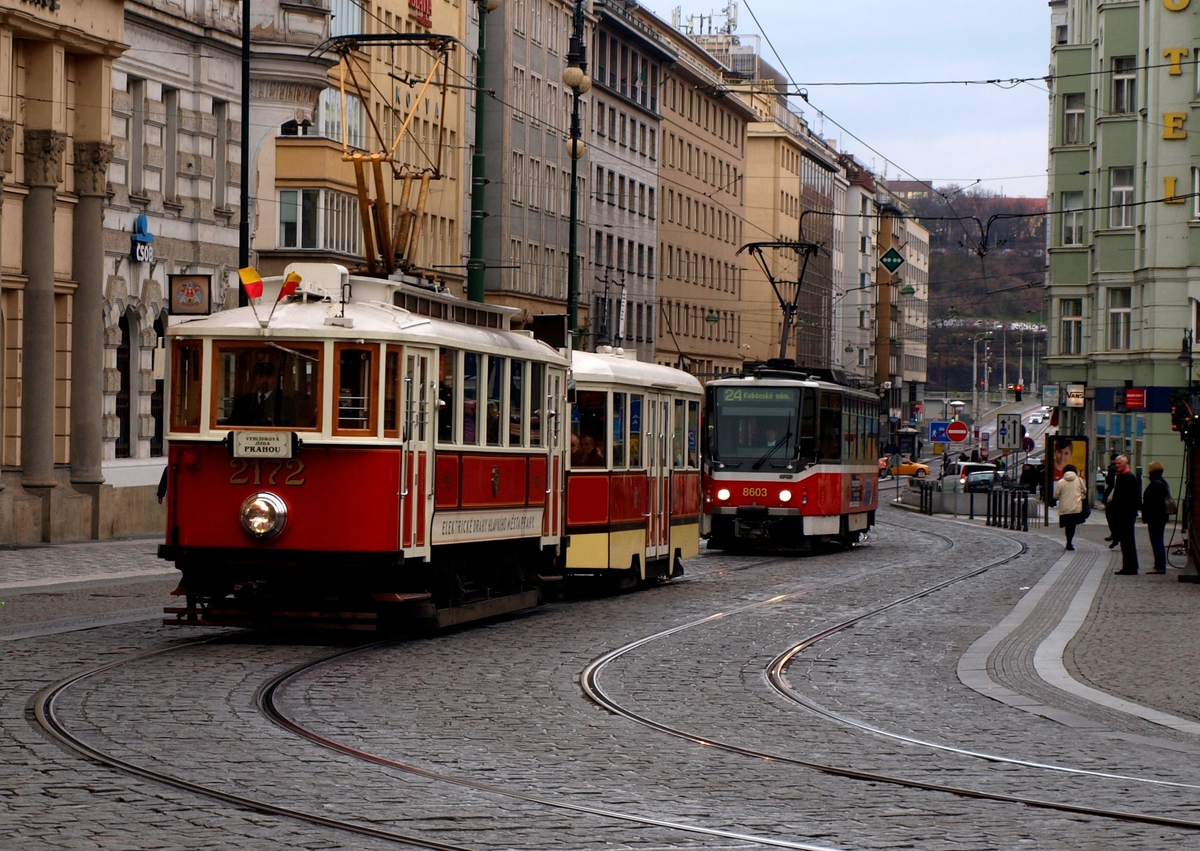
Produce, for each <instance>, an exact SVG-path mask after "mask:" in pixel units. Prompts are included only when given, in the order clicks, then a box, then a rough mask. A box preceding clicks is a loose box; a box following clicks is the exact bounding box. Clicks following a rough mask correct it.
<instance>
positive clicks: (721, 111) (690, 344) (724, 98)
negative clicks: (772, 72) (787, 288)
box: [637, 8, 755, 377]
mask: <svg viewBox="0 0 1200 851" xmlns="http://www.w3.org/2000/svg"><path fill="white" fill-rule="evenodd" d="M637 14H638V16H639V18H640V19H641V20H642V21H644V22H645V23H646V24H647V25H649V26H650V27H652V28H653V29H654V30H655V31H656V32H658V33H659V34H660V36H661V37H663V38H664V39H666V40H669V41H670V42H671V43H672V44H673V45H675V47H676V49H677V53H678V58H677V59H676V61H675V67H674V71H673V73H672V74H671V75H670V76H669V77H667V78H666V80H665V84H664V86H663V88H662V98H663V104H662V122H661V125H660V126H661V130H660V136H661V145H662V150H661V152H660V156H659V209H660V214H659V221H658V241H659V247H658V259H657V262H658V327H657V330H656V335H657V340H656V354H655V359H656V360H657V361H658V362H659V363H664V364H670V365H680V366H683V367H685V368H687V369H689V370H691V371H692V372H695V373H697V374H699V375H701V376H703V377H711V376H717V375H724V374H726V373H729V372H736V371H739V370H740V369H741V365H742V361H743V359H744V355H743V353H744V352H745V348H744V347H745V345H746V340H745V338H744V335H743V315H744V311H745V309H746V305H745V304H744V303H743V301H742V297H743V285H744V282H745V274H744V266H745V258H742V257H738V256H737V250H738V247H739V246H740V245H741V244H742V243H743V242H744V241H745V231H746V204H747V201H746V186H745V176H746V127H747V124H748V123H749V122H751V121H753V120H754V118H755V113H754V111H753V110H752V109H751V108H750V106H749V104H748V103H747V102H746V101H745V100H744V99H743V98H741V97H740V96H738V95H737V94H735V93H732V92H727V91H725V90H724V89H723V88H722V81H723V79H724V71H725V69H724V66H723V65H722V64H721V63H720V62H719V61H718V60H717V59H715V58H714V57H713V56H712V55H711V54H709V53H708V52H706V51H705V50H704V48H703V47H701V46H700V45H698V44H696V43H695V42H694V41H693V40H692V39H690V38H688V37H687V36H686V35H683V34H682V33H680V32H678V31H677V30H676V29H675V28H673V27H672V26H670V25H669V24H667V23H666V22H664V21H662V20H660V19H658V18H657V17H655V16H653V15H651V14H650V13H649V12H647V11H646V10H644V9H641V8H639V9H638V10H637Z"/></svg>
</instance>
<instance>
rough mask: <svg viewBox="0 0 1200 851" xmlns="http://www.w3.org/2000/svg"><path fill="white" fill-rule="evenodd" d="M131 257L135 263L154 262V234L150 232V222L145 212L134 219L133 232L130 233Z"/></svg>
mask: <svg viewBox="0 0 1200 851" xmlns="http://www.w3.org/2000/svg"><path fill="white" fill-rule="evenodd" d="M129 258H130V259H131V260H133V262H134V263H153V262H154V234H152V233H150V224H149V222H147V221H146V216H145V215H144V214H143V215H139V216H138V217H137V218H136V219H134V220H133V233H132V234H130V235H129Z"/></svg>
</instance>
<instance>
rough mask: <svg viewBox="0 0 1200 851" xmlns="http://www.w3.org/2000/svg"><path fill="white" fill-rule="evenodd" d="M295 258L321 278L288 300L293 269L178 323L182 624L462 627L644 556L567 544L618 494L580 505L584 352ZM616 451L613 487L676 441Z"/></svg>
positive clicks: (389, 284) (171, 462) (648, 470)
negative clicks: (242, 300) (574, 376)
mask: <svg viewBox="0 0 1200 851" xmlns="http://www.w3.org/2000/svg"><path fill="white" fill-rule="evenodd" d="M288 272H290V273H295V275H296V276H298V277H299V278H300V283H299V285H298V287H296V288H295V291H294V292H293V293H291V294H290V295H287V296H285V297H283V298H281V299H280V298H278V297H277V296H278V294H279V293H280V288H281V287H282V286H283V282H284V278H282V277H281V278H276V279H268V280H266V281H265V282H264V291H263V297H262V302H263V303H264V304H265V305H274V308H273V310H271V312H270V313H269V314H268V312H267V310H266V309H256V308H255V307H253V306H252V307H245V308H239V309H236V310H228V311H225V312H222V313H217V314H214V315H212V316H205V317H195V318H187V317H173V318H172V322H171V324H170V326H169V328H168V333H167V336H168V339H169V343H170V348H169V353H170V354H169V358H170V369H169V371H168V387H167V394H168V398H169V399H170V411H169V430H168V435H167V437H168V439H169V441H170V452H169V458H168V466H167V471H168V485H167V494H168V512H167V536H166V542H165V543H164V544H163V545H162V546H161V547H160V555H161V556H162V557H163V558H165V559H169V560H171V561H174V562H175V564H176V566H177V567H178V568H179V569H180V570H181V572H182V573H183V577H182V581H181V583H180V589H179V593H180V594H186V597H187V600H186V605H185V606H178V607H171V608H170V609H168V614H170V615H173V618H169V619H168V622H170V623H180V624H199V625H218V624H239V625H280V624H290V623H294V622H300V623H304V624H306V625H310V626H324V625H336V626H338V627H340V628H345V627H347V626H350V627H358V628H368V629H369V628H376V627H378V626H379V625H380V624H381V623H383V622H386V621H387V620H388V619H389V618H395V619H397V620H400V619H403V620H408V619H411V618H418V619H424V620H427V621H429V622H432V623H435V624H437V625H439V626H446V625H449V624H453V623H457V622H461V621H465V620H471V619H476V618H480V617H488V616H493V615H496V614H500V613H504V612H508V611H515V610H521V609H525V608H529V607H531V606H533V605H536V604H537V602H538V601H539V599H540V589H541V586H542V585H543V584H544V583H545V582H546V581H548V580H549V579H552V578H557V576H561V575H562V571H563V570H564V569H569V570H578V571H580V572H587V571H593V572H599V571H606V570H610V569H615V570H616V571H627V570H629V568H630V567H631V566H633V565H634V564H636V563H637V562H634V561H633V560H631V558H629V556H630V555H631V553H630V552H629V551H628V550H627V548H626V549H623V548H622V546H615V547H612V548H610V550H611V551H607V552H606V551H602V548H599V547H597V546H594V545H592V543H593V542H592V541H590V540H589V546H588V552H589V555H588V556H587V557H586V558H581V557H578V556H573V557H571V558H564V556H565V555H566V547H567V544H568V543H569V538H568V532H569V531H570V529H569V528H568V523H569V522H571V520H570V518H568V516H567V512H568V510H570V511H573V512H574V513H575V515H576V516H578V517H585V518H588V519H589V520H590V519H594V518H596V517H598V516H599V513H600V508H598V507H597V506H595V505H591V504H590V502H589V501H590V500H593V499H600V498H602V496H601V495H600V494H599V493H592V492H588V491H587V489H583V490H580V491H579V492H578V493H576V494H574V495H573V498H572V500H571V502H570V506H571V507H570V509H568V507H567V506H568V502H567V495H566V491H565V486H566V485H567V481H568V480H567V468H568V465H569V463H570V460H571V458H570V452H569V445H570V444H569V442H568V429H567V424H568V422H569V421H570V417H571V416H572V414H571V409H570V405H569V402H568V390H567V385H568V375H569V371H570V369H571V361H570V352H568V351H566V350H560V349H555V348H553V347H551V346H549V345H547V344H546V343H543V342H541V341H539V340H536V339H534V338H533V336H532V334H529V333H527V332H520V331H511V330H509V327H508V323H509V316H510V315H511V313H512V312H513V311H512V309H510V308H504V307H499V306H494V305H484V304H477V303H473V302H464V301H462V300H461V299H457V298H454V297H452V296H450V295H448V294H446V293H440V292H435V291H432V290H428V289H425V288H422V287H417V286H412V285H408V284H404V283H399V282H396V281H391V280H382V279H378V278H371V277H358V276H352V275H350V274H349V273H347V271H346V270H345V269H344V268H343V267H340V266H333V265H326V264H293V266H291V267H289V269H288ZM578 357H579V358H580V359H581V361H587V362H589V363H602V362H603V361H604V360H605V359H609V360H615V361H617V362H618V364H619V365H618V367H617V368H616V371H617V372H619V371H621V370H622V369H625V368H627V367H625V366H624V364H626V363H627V361H626V359H624V358H616V357H611V356H604V355H591V356H585V355H578ZM637 368H638V367H634V369H637ZM655 369H662V368H659V367H655ZM667 372H672V373H673V372H675V371H674V370H667ZM680 375H683V376H684V378H686V379H687V380H688V381H691V382H693V383H694V379H691V378H690V376H686V375H685V374H682V373H680ZM616 383H618V384H621V387H620V388H618V389H616V398H622V396H621V394H623V393H624V392H625V387H626V384H624V383H621V382H616ZM585 384H587V386H588V387H592V386H593V385H592V384H590V383H587V382H585ZM595 387H597V388H601V389H600V390H598V391H595V392H606V393H607V392H608V390H607V389H605V388H607V385H605V384H604V383H603V381H601V382H599V383H598V384H596V385H595ZM589 392H593V391H589ZM698 392H699V391H698V386H697V387H696V388H694V394H695V396H696V398H698ZM606 398H612V394H611V393H610V394H609V396H608V397H606ZM618 404H622V403H618ZM622 428H624V429H625V431H622V432H620V434H619V435H618V434H617V433H616V432H615V431H613V430H609V432H610V433H609V435H608V437H609V438H615V439H617V440H618V444H617V445H618V446H619V445H620V441H631V440H634V439H637V440H639V441H640V439H641V435H640V433H639V432H637V431H636V430H634V431H633V432H629V430H628V428H627V427H626V426H622ZM656 434H657V432H656ZM646 439H647V440H648V439H649V436H647V437H646ZM664 445H665V444H664ZM605 448H606V450H607V451H608V452H609V455H608V456H606V457H607V458H608V459H610V460H609V461H607V462H606V465H605V468H604V469H605V471H606V474H607V475H610V476H611V477H612V478H613V479H614V480H616V479H623V478H636V477H637V475H639V474H640V475H642V477H643V478H644V479H645V480H646V481H647V482H650V481H654V479H655V467H654V464H653V463H652V462H651V460H650V459H651V457H653V458H654V459H657V458H658V456H657V455H654V456H651V455H650V454H649V453H648V452H647V453H643V454H644V455H645V458H646V460H645V461H644V462H643V461H640V460H639V462H638V463H633V461H632V460H631V459H628V458H627V459H626V460H625V462H624V463H618V462H617V459H616V458H614V457H613V455H612V451H613V444H612V443H611V442H610V443H608V444H606V447H605ZM664 469H665V468H664ZM673 475H674V471H673V470H672V473H671V476H668V477H667V478H668V482H669V483H668V485H667V487H668V488H670V487H674V485H673V484H671V483H670V480H671V479H672V478H673ZM660 478H661V477H660ZM646 487H649V485H646ZM678 487H679V489H680V490H681V491H686V487H685V485H683V484H680V485H679V486H678ZM693 489H694V490H695V492H696V496H695V500H694V502H695V503H696V509H697V510H696V512H695V515H694V518H693V519H694V521H695V522H696V523H697V524H698V503H699V486H698V483H696V485H695V486H694V488H693ZM614 490H619V487H617V486H614ZM669 492H670V491H669V490H667V491H663V493H669ZM647 493H650V491H649V490H647ZM680 499H681V502H680V505H681V506H683V505H686V503H687V500H686V499H683V498H682V497H681V498H680ZM616 504H617V503H615V502H613V501H612V500H611V499H607V498H606V499H605V502H604V507H603V508H604V510H605V511H607V510H608V507H609V506H611V505H616ZM624 520H625V518H623V517H620V516H618V515H616V514H610V515H609V516H608V519H607V521H606V522H607V523H608V525H607V526H606V527H605V528H604V531H603V534H607V535H609V536H610V537H614V536H615V535H616V534H617V531H618V527H619V526H620V527H621V531H623V532H629V531H631V530H630V529H625V528H624V527H623V526H622V525H621V524H622V523H623V522H624ZM643 525H644V526H645V527H646V529H647V532H646V534H647V535H648V540H647V547H646V550H645V553H644V554H643V558H641V559H639V560H638V561H639V562H640V563H641V564H649V563H650V561H651V560H652V557H653V556H656V555H657V554H658V553H659V550H658V549H657V546H658V542H657V539H656V538H654V540H653V543H652V542H651V540H650V539H651V538H653V536H654V532H653V528H654V526H653V523H646V522H645V521H643ZM591 534H600V532H598V531H596V532H593V530H591V529H589V531H588V533H587V534H585V538H589V536H590V535H591ZM694 547H695V544H693V545H692V549H694ZM678 549H679V550H680V551H681V552H682V553H683V554H684V555H686V554H688V552H689V550H688V548H687V546H686V544H683V543H681V544H679V546H678ZM614 559H616V561H614ZM643 571H644V574H645V575H646V576H653V575H655V572H654V571H653V570H652V569H650V570H645V569H643ZM669 572H670V571H667V572H666V573H668V574H669ZM660 575H665V574H661V573H660Z"/></svg>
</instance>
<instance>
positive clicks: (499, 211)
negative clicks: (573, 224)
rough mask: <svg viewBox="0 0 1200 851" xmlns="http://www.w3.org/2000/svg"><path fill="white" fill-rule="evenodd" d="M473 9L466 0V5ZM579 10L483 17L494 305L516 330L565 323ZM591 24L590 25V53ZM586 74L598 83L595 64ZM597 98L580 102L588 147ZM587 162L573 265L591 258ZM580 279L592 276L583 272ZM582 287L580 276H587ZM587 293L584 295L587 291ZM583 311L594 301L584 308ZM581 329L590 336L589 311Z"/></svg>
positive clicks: (486, 243) (486, 252)
mask: <svg viewBox="0 0 1200 851" xmlns="http://www.w3.org/2000/svg"><path fill="white" fill-rule="evenodd" d="M464 2H466V0H464ZM573 10H574V4H573V3H564V2H559V0H506V2H504V3H501V4H500V6H499V8H497V9H496V11H494V12H489V13H488V14H487V15H486V16H485V17H484V24H483V26H484V30H485V32H484V35H485V39H486V45H487V50H486V54H487V56H486V60H485V69H484V73H485V75H486V79H487V80H488V81H489V84H488V88H489V89H490V90H491V91H492V92H494V94H488V95H485V96H483V97H481V98H479V101H478V106H479V108H478V110H477V113H476V120H480V118H481V119H482V120H483V121H484V123H485V127H486V138H487V140H488V146H487V148H486V167H485V170H484V179H485V180H486V181H487V183H486V186H485V188H484V207H485V210H486V217H485V218H484V219H483V260H484V264H485V271H484V289H485V293H486V296H485V297H486V300H487V301H488V302H489V303H495V304H503V305H507V306H510V307H515V308H517V309H518V311H519V312H518V313H517V314H516V315H515V316H514V317H513V327H521V326H522V325H523V324H524V323H526V322H529V321H530V320H531V318H532V317H533V316H535V315H538V314H549V313H559V314H561V313H564V312H565V305H566V301H567V269H568V259H569V251H570V249H569V245H570V227H569V224H570V212H571V209H570V192H571V160H570V158H569V157H568V155H567V147H566V144H567V140H568V138H569V136H570V129H571V108H572V104H571V101H572V91H571V89H570V88H569V87H567V86H565V85H564V84H563V82H562V73H563V69H564V68H565V67H566V65H567V49H568V40H569V38H570V35H571V32H572V29H573V26H572V13H573ZM594 20H595V19H594V18H592V17H591V16H588V17H587V21H586V26H585V29H586V32H585V39H584V42H585V44H587V43H590V41H591V35H590V32H591V29H592V26H593V24H594ZM588 60H589V61H588V73H589V74H593V73H594V67H595V63H594V61H593V57H590V56H589V57H588ZM591 97H592V95H591V94H590V93H589V94H586V95H584V96H583V97H582V98H581V102H580V115H581V119H580V120H581V122H582V130H583V139H584V141H585V142H587V141H588V140H589V139H590V138H591V136H590V133H589V127H588V117H589V116H590V114H591ZM589 170H590V162H589V158H588V155H587V153H586V152H585V153H584V156H583V158H582V159H580V160H578V161H577V176H576V181H577V185H576V191H577V192H578V198H579V217H578V218H579V231H578V243H577V246H576V252H577V254H576V256H577V258H578V259H579V260H582V259H584V258H586V256H587V243H586V241H585V240H586V238H587V234H588V230H587V225H588V217H589V214H590V213H591V205H589V204H588V203H586V201H587V198H588V193H587V185H588V179H589V173H590V171H589ZM580 268H581V269H582V268H585V267H584V266H583V265H582V264H581V267H580ZM580 277H581V278H582V275H581V276H580ZM581 291H582V288H581ZM580 306H581V307H584V308H586V306H587V301H586V300H584V299H581V300H580ZM579 322H580V327H581V328H587V327H590V326H591V319H590V317H589V316H588V312H587V310H586V309H584V310H581V311H580V319H579Z"/></svg>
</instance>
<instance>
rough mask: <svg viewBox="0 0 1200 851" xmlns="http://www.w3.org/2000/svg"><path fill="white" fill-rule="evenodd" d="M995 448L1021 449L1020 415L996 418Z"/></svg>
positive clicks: (1005, 415)
mask: <svg viewBox="0 0 1200 851" xmlns="http://www.w3.org/2000/svg"><path fill="white" fill-rule="evenodd" d="M996 448H997V449H1020V448H1021V415H1020V414H1001V415H1000V416H998V417H996Z"/></svg>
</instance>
